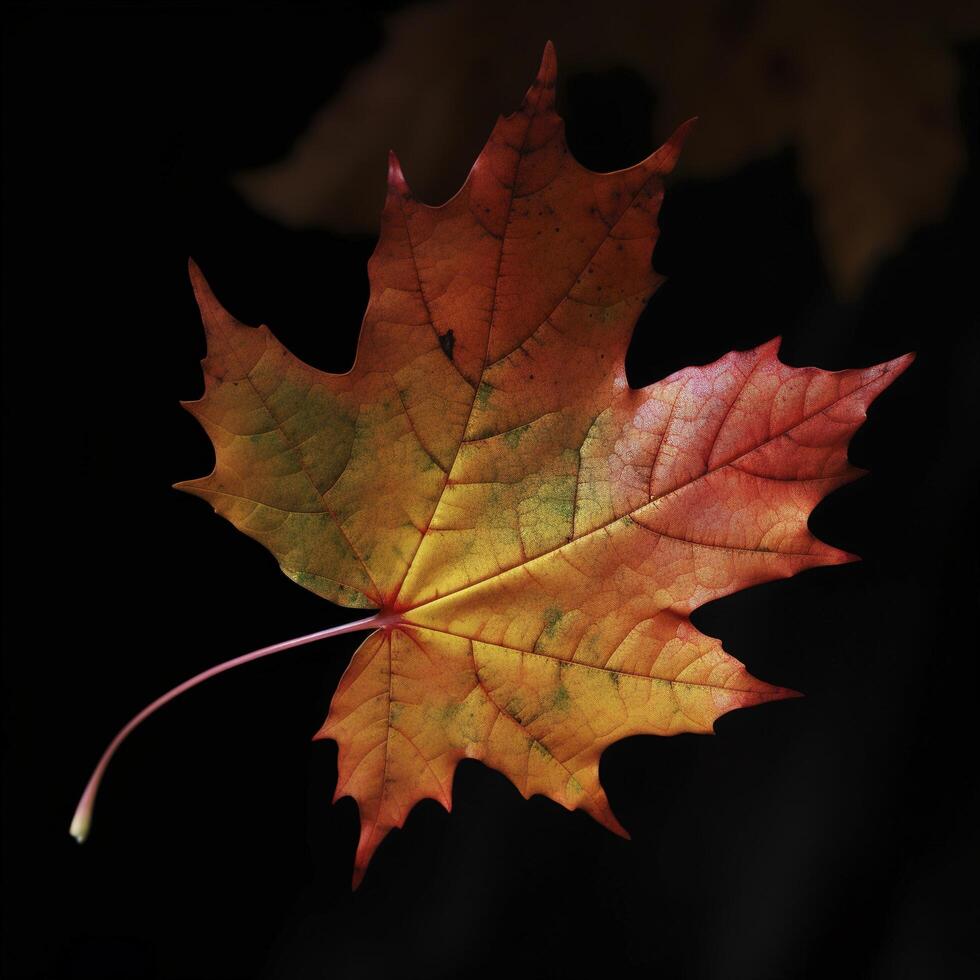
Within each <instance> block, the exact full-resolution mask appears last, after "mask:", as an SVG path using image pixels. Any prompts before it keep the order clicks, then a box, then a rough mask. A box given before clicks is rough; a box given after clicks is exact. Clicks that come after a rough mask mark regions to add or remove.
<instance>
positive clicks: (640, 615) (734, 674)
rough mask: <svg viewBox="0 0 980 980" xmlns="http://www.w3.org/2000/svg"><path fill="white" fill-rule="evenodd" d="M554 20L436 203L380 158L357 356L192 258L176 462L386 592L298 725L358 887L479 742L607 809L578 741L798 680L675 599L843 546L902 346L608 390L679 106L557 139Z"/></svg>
mask: <svg viewBox="0 0 980 980" xmlns="http://www.w3.org/2000/svg"><path fill="white" fill-rule="evenodd" d="M554 89H555V57H554V51H553V49H552V47H551V46H550V45H549V46H548V47H547V49H546V51H545V55H544V59H543V61H542V65H541V69H540V71H539V73H538V76H537V78H536V79H535V81H534V83H533V85H532V86H531V88H530V89H529V90H528V93H527V95H526V97H525V99H524V102H523V103H522V105H521V107H520V109H519V110H518V111H517V112H516V113H514V114H513V115H511V116H509V117H507V118H502V119H500V120H499V121H498V123H497V125H496V127H495V128H494V130H493V133H492V134H491V136H490V139H489V142H488V143H487V145H486V147H485V148H484V150H483V152H482V153H481V154H480V156H479V158H478V159H477V161H476V163H475V164H474V166H473V169H472V170H471V172H470V175H469V177H468V178H467V181H466V183H465V184H464V186H463V188H462V189H461V190H460V192H459V193H458V194H457V195H456V196H455V197H454V198H453V199H452V200H450V201H449V202H448V203H447V204H444V205H443V206H441V207H430V206H428V205H425V204H422V203H420V202H419V201H417V200H416V199H415V198H414V197H413V196H412V194H411V191H410V190H409V188H408V185H407V183H406V181H405V178H404V176H403V175H402V172H401V169H400V167H399V165H398V162H397V160H395V159H394V157H392V160H391V166H390V169H389V188H388V197H387V201H386V204H385V208H384V212H383V215H382V229H381V238H380V241H379V243H378V247H377V250H376V251H375V254H374V256H373V257H372V259H371V262H370V266H369V272H370V279H371V296H370V302H369V305H368V309H367V313H366V315H365V318H364V323H363V327H362V330H361V336H360V342H359V346H358V353H357V359H356V362H355V364H354V367H353V368H352V369H351V370H350V371H349V372H348V373H347V374H343V375H331V374H325V373H323V372H320V371H317V370H315V369H314V368H311V367H309V366H308V365H306V364H304V363H302V362H300V361H299V360H297V359H296V358H294V357H293V356H292V355H291V354H290V353H289V352H288V351H287V350H286V349H285V348H284V347H282V345H280V344H279V343H278V342H277V341H276V340H275V338H274V337H273V336H272V334H271V333H270V332H269V330H268V329H267V328H266V327H259V328H258V329H254V328H251V327H247V326H244V325H242V324H240V323H239V322H237V321H236V320H235V319H234V318H232V317H231V316H230V315H229V314H228V313H227V312H225V310H223V309H222V308H221V306H220V305H219V304H218V303H217V301H216V300H215V298H214V296H213V295H212V293H211V292H210V290H209V289H208V287H207V285H206V284H205V282H204V280H203V278H202V277H201V275H200V272H199V271H198V270H197V269H196V267H193V266H192V277H193V280H194V285H195V289H196V291H197V295H198V299H199V302H200V305H201V309H202V313H203V318H204V323H205V327H206V329H207V334H208V354H207V358H206V359H205V361H204V371H205V379H206V390H205V394H204V397H203V398H202V399H201V400H200V401H197V402H193V403H191V404H189V405H188V408H189V409H190V411H191V412H193V413H194V414H195V416H196V417H197V418H198V419H200V421H201V423H202V424H203V425H204V427H205V429H206V430H207V431H208V433H209V435H210V436H211V439H212V441H213V443H214V446H215V453H216V465H215V469H214V472H213V473H212V474H211V475H210V476H207V477H204V478H202V479H198V480H192V481H189V482H187V483H184V484H181V487H182V488H183V489H185V490H189V491H191V492H193V493H196V494H198V495H199V496H201V497H204V498H205V499H206V500H208V501H209V502H210V503H211V504H212V505H213V506H214V508H215V510H216V511H217V512H218V513H220V514H221V515H223V516H224V517H226V518H228V519H229V520H230V521H232V522H233V523H234V524H235V525H236V526H237V527H239V528H240V529H241V530H242V531H244V532H245V533H246V534H248V535H250V536H251V537H253V538H255V539H256V540H258V541H260V542H261V543H262V544H264V545H265V546H266V547H267V548H268V549H269V550H270V551H271V552H272V553H273V554H274V555H275V556H276V558H277V559H278V561H279V563H280V565H281V566H282V568H283V570H284V571H285V572H286V574H287V575H289V576H290V577H291V578H293V579H295V580H296V581H297V582H299V583H300V584H301V585H304V586H305V587H307V588H309V589H311V590H312V591H314V592H316V593H318V594H319V595H321V596H323V597H324V598H327V599H330V600H332V601H333V602H337V603H340V604H342V605H346V606H354V607H362V608H377V609H381V610H383V611H385V612H386V613H390V614H395V615H396V616H397V621H396V622H395V623H394V624H393V625H392V626H391V627H389V628H385V629H382V630H379V631H377V632H375V633H373V634H372V635H371V636H369V637H368V638H367V639H366V640H365V641H364V643H363V644H362V645H361V647H360V648H359V649H358V651H357V653H356V654H355V656H354V659H353V662H352V663H351V665H350V667H349V668H348V670H347V672H346V673H345V675H344V677H343V679H342V681H341V683H340V686H339V688H338V690H337V692H336V694H335V696H334V699H333V702H332V705H331V708H330V713H329V715H328V717H327V719H326V722H325V723H324V725H323V727H322V729H321V730H320V732H319V733H318V737H329V738H334V739H336V740H337V742H338V744H339V747H340V754H339V780H338V786H337V796H345V795H347V796H352V797H353V798H354V799H355V800H356V801H357V803H358V806H359V807H360V811H361V820H362V831H361V839H360V843H359V845H358V849H357V856H356V859H355V872H354V881H355V884H356V883H357V882H358V881H359V880H360V878H361V876H362V875H363V873H364V870H365V868H366V866H367V864H368V862H369V860H370V858H371V856H372V854H373V853H374V851H375V849H376V848H377V847H378V845H379V844H380V842H381V840H382V839H383V838H384V836H385V835H386V834H387V833H388V831H389V830H391V829H392V828H393V827H398V826H401V825H402V824H403V823H404V820H405V818H406V816H407V815H408V813H409V811H410V810H411V808H412V807H413V806H414V805H415V803H417V802H418V801H419V800H420V799H423V798H426V797H429V798H432V799H435V800H438V801H439V802H441V803H442V804H443V805H444V806H445V807H446V808H447V809H448V808H449V807H450V805H451V796H452V779H453V773H454V771H455V768H456V766H457V764H458V763H459V761H460V760H462V759H465V758H472V759H479V760H481V761H483V762H484V763H485V764H487V765H489V766H491V767H493V768H495V769H498V770H499V771H501V772H502V773H504V774H505V775H506V776H507V777H508V778H509V779H510V780H511V781H512V782H513V783H514V784H515V786H516V787H517V788H518V790H519V791H520V792H521V793H522V794H524V795H525V796H530V795H531V794H534V793H540V794H543V795H545V796H548V797H550V798H551V799H553V800H555V801H557V802H558V803H560V804H561V805H562V806H564V807H567V808H569V809H574V808H579V809H583V810H585V811H586V812H587V813H589V814H591V815H592V816H593V817H594V818H595V819H596V820H598V821H599V822H600V823H602V824H603V825H604V826H606V827H608V828H609V829H611V830H613V831H614V832H616V833H620V834H625V831H623V829H622V827H621V826H620V825H619V823H618V822H617V820H616V818H615V817H614V816H613V813H612V811H611V809H610V806H609V803H608V801H607V799H606V796H605V793H604V792H603V789H602V786H601V785H600V782H599V758H600V756H601V754H602V752H603V750H604V749H605V748H606V747H607V746H608V745H610V744H611V743H613V742H615V741H617V740H619V739H621V738H624V737H626V736H628V735H633V734H638V733H654V734H661V735H671V734H675V733H677V732H710V731H711V730H712V726H713V723H714V721H715V720H716V719H717V718H718V717H719V716H720V715H722V714H724V713H725V712H727V711H730V710H732V709H734V708H740V707H746V706H749V705H754V704H758V703H760V702H764V701H770V700H774V699H779V698H785V697H790V696H792V695H793V694H794V692H792V691H789V690H787V689H785V688H781V687H773V686H771V685H769V684H766V683H764V682H762V681H759V680H756V679H755V678H753V677H751V676H750V675H749V674H748V672H747V671H746V670H745V668H744V667H743V666H742V665H741V664H740V663H739V662H738V661H737V660H735V659H734V658H732V657H730V656H729V655H728V654H726V653H725V652H724V650H723V649H722V647H721V644H720V643H719V642H718V641H717V640H716V639H714V638H712V637H708V636H705V635H703V634H701V633H700V632H699V631H698V630H696V629H695V628H694V627H693V626H692V624H691V622H690V619H689V616H690V613H691V612H692V611H693V610H694V609H696V608H697V607H698V606H700V605H702V604H704V603H706V602H709V601H710V600H712V599H716V598H718V597H720V596H723V595H727V594H729V593H731V592H734V591H736V590H738V589H743V588H746V587H748V586H750V585H755V584H758V583H760V582H766V581H769V580H771V579H775V578H780V577H784V576H788V575H793V574H795V573H797V572H799V571H802V570H803V569H806V568H811V567H814V566H816V565H827V564H837V563H841V562H846V561H850V560H852V556H850V555H848V554H845V553H844V552H841V551H838V550H837V549H836V548H832V547H830V546H828V545H825V544H823V543H821V542H819V541H818V540H817V539H816V538H815V537H814V536H813V535H812V534H811V533H810V531H809V530H808V528H807V518H808V516H809V514H810V512H811V511H812V509H813V507H814V506H815V505H816V504H817V502H818V501H819V500H821V499H822V498H823V497H824V496H825V495H826V494H827V493H829V492H830V491H831V490H833V489H834V488H836V487H838V486H840V485H841V484H843V483H846V482H848V481H849V480H852V479H854V478H855V477H856V476H859V475H860V471H858V470H856V469H855V468H854V467H852V466H850V465H849V464H848V462H847V444H848V441H849V439H850V438H851V436H852V435H853V433H854V431H855V430H856V429H857V427H858V426H859V425H860V424H861V422H862V420H863V419H864V416H865V410H866V408H867V406H868V405H869V404H870V402H871V401H872V400H873V399H874V398H875V396H876V395H877V394H878V393H879V392H881V391H882V390H883V389H884V388H885V387H886V386H887V385H889V384H890V383H891V382H892V381H893V380H894V378H895V377H896V376H897V375H898V374H899V373H900V372H901V371H902V370H903V369H904V367H905V366H907V364H908V363H909V361H910V357H904V358H899V359H897V360H895V361H891V362H889V363H886V364H881V365H878V366H875V367H872V368H868V369H864V370H853V371H840V372H828V371H822V370H819V369H817V368H805V369H800V368H792V367H789V366H787V365H785V364H782V363H781V362H780V361H779V359H778V357H777V347H778V341H773V342H771V343H769V344H766V345H763V346H762V347H759V348H757V349H755V350H751V351H745V352H736V353H731V354H728V355H726V356H725V357H722V358H721V359H720V360H718V361H716V362H715V363H713V364H709V365H707V366H704V367H694V368H687V369H685V370H683V371H679V372H677V373H676V374H674V375H672V376H671V377H669V378H666V379H665V380H663V381H660V382H658V383H656V384H653V385H650V386H649V387H646V388H643V389H639V390H635V389H631V388H630V387H629V385H628V384H627V381H626V374H625V369H624V357H625V353H626V347H627V344H628V343H629V339H630V336H631V333H632V330H633V327H634V324H635V322H636V319H637V317H638V315H639V313H640V312H641V310H642V309H643V307H644V305H645V303H646V302H647V300H648V299H649V298H650V295H651V294H652V292H653V290H654V289H656V287H657V285H658V283H659V277H658V276H657V275H656V273H655V272H653V270H652V268H651V255H652V250H653V246H654V244H655V242H656V238H657V213H658V210H659V206H660V202H661V198H662V195H663V177H664V175H665V174H667V173H669V172H670V170H671V168H672V167H673V165H674V163H675V161H676V159H677V156H678V153H679V150H680V146H681V142H682V140H683V136H684V133H685V130H686V128H687V127H686V126H685V127H681V129H680V130H678V132H677V133H675V135H674V136H673V137H672V138H671V139H670V140H669V141H668V142H667V143H666V144H665V145H664V146H663V147H662V148H661V149H660V150H658V151H657V152H656V153H654V154H653V155H652V156H650V157H649V158H648V159H646V160H644V161H642V162H641V163H639V164H637V165H636V166H634V167H631V168H629V169H627V170H622V171H618V172H615V173H610V174H595V173H591V172H589V171H587V170H585V169H584V168H583V167H581V166H580V165H579V164H578V163H576V161H575V160H574V159H572V157H571V155H570V154H569V152H568V148H567V146H566V144H565V140H564V135H563V126H562V122H561V120H560V118H559V117H558V115H557V114H556V113H555V111H554Z"/></svg>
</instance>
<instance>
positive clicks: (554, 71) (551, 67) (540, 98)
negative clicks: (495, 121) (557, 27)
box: [521, 41, 558, 113]
mask: <svg viewBox="0 0 980 980" xmlns="http://www.w3.org/2000/svg"><path fill="white" fill-rule="evenodd" d="M557 78H558V58H557V56H556V55H555V46H554V44H552V43H551V41H548V42H547V43H546V44H545V46H544V53H543V54H542V55H541V64H540V66H539V67H538V73H537V75H536V76H535V78H534V81H533V82H532V83H531V87H530V88H529V89H528V90H527V93H526V94H525V96H524V101H523V102H522V103H521V108H527V109H531V110H532V111H533V112H534V113H539V112H546V111H547V110H548V109H550V108H551V107H552V106H553V105H554V104H555V82H556V80H557Z"/></svg>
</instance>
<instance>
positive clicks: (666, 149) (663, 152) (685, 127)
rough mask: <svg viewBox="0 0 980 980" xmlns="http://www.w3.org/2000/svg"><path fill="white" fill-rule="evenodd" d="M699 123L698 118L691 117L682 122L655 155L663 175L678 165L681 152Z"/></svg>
mask: <svg viewBox="0 0 980 980" xmlns="http://www.w3.org/2000/svg"><path fill="white" fill-rule="evenodd" d="M697 121H698V117H697V116H691V118H690V119H688V120H686V121H685V122H682V123H681V124H680V125H679V126H678V127H677V129H675V130H674V131H673V133H671V134H670V136H669V137H668V138H667V140H666V142H665V143H664V144H663V146H661V147H660V149H659V150H657V151H656V152H655V153H654V157H655V158H656V161H657V163H658V165H659V169H660V171H661V173H665V174H669V173H670V172H671V171H672V170H673V169H674V167H675V166H676V165H677V161H678V159H680V155H681V150H683V149H684V144H685V143H686V142H687V138H688V136H690V135H691V131H692V130H693V129H694V127H695V125H696V124H697Z"/></svg>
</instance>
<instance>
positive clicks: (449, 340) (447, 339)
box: [439, 330, 456, 360]
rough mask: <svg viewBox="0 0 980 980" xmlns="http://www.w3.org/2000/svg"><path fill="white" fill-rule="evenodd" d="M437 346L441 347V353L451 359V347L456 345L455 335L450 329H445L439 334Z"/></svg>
mask: <svg viewBox="0 0 980 980" xmlns="http://www.w3.org/2000/svg"><path fill="white" fill-rule="evenodd" d="M439 346H440V347H441V348H442V352H443V354H445V355H446V357H448V358H449V360H452V359H453V349H454V348H455V347H456V336H455V335H454V334H453V332H452V330H447V331H446V332H445V333H441V334H439Z"/></svg>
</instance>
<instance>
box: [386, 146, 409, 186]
mask: <svg viewBox="0 0 980 980" xmlns="http://www.w3.org/2000/svg"><path fill="white" fill-rule="evenodd" d="M388 190H389V191H397V192H398V193H399V194H402V195H406V194H409V193H411V192H410V190H409V187H408V182H407V181H406V180H405V173H404V171H403V170H402V165H401V162H400V161H399V159H398V157H397V155H396V154H395V151H394V150H389V151H388Z"/></svg>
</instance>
